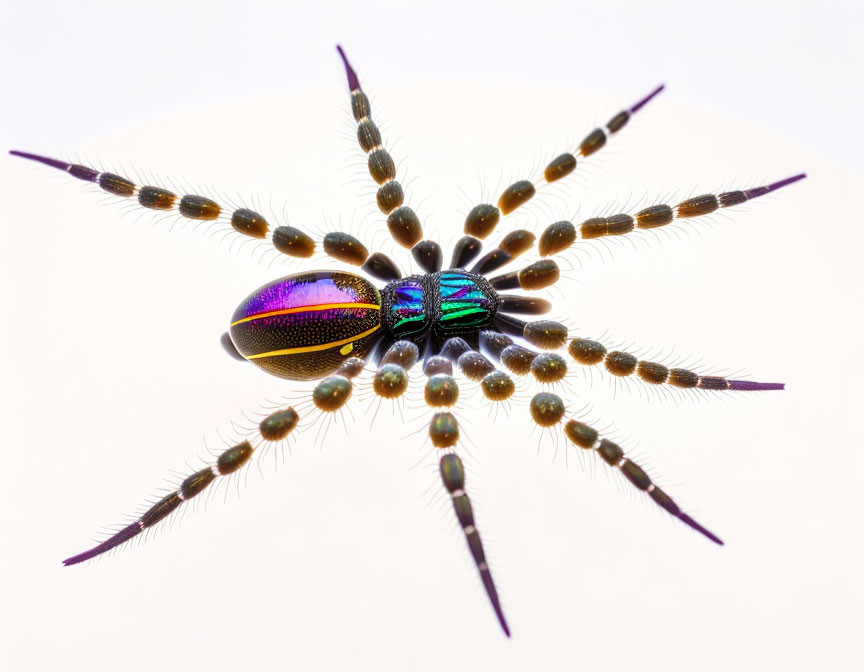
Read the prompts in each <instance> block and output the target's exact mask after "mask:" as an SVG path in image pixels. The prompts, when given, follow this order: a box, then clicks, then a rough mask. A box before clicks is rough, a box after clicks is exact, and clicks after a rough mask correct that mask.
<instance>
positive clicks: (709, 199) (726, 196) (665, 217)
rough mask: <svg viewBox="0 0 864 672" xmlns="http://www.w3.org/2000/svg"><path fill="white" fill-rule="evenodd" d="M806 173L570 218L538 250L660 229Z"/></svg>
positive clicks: (545, 251)
mask: <svg viewBox="0 0 864 672" xmlns="http://www.w3.org/2000/svg"><path fill="white" fill-rule="evenodd" d="M805 177H806V175H805V174H804V173H801V174H800V175H795V176H793V177H788V178H786V179H784V180H779V181H777V182H773V183H772V184H768V185H765V186H762V187H754V188H753V189H747V190H744V191H740V190H739V191H727V192H724V193H722V194H717V195H715V194H703V195H702V196H695V197H693V198H688V199H687V200H686V201H682V202H681V203H678V204H677V205H674V206H671V205H664V204H661V205H652V206H650V207H648V208H643V209H642V210H640V211H639V212H637V213H635V214H634V215H628V214H619V215H612V216H610V217H592V218H590V219H586V220H585V221H584V222H582V223H581V224H580V225H579V226H578V227H577V226H575V225H574V224H572V223H571V222H569V221H561V222H555V223H554V224H550V225H549V226H548V227H546V229H545V230H544V231H543V233H542V234H541V235H540V242H539V244H538V250H539V252H540V255H541V256H543V257H548V256H551V255H553V254H558V253H560V252H563V251H564V250H567V249H569V248H570V246H571V245H573V243H574V242H576V240H577V239H579V240H591V239H594V238H602V237H606V236H622V235H625V234H628V233H631V232H632V231H634V230H636V229H656V228H658V227H661V226H666V225H667V224H670V223H671V222H672V221H673V220H675V219H688V218H690V217H701V216H704V215H710V214H711V213H712V212H715V211H716V210H718V209H720V208H729V207H732V206H734V205H740V204H741V203H744V202H746V201H749V200H752V199H754V198H758V197H759V196H764V195H765V194H770V193H771V192H772V191H776V190H777V189H781V188H782V187H785V186H787V185H789V184H793V183H795V182H797V181H798V180H803V179H804V178H805Z"/></svg>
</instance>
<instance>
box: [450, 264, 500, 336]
mask: <svg viewBox="0 0 864 672" xmlns="http://www.w3.org/2000/svg"><path fill="white" fill-rule="evenodd" d="M438 291H439V301H438V307H439V310H440V313H439V315H438V320H437V323H436V325H435V326H436V327H437V329H439V330H440V331H442V332H461V331H465V330H473V329H481V328H483V327H485V326H488V325H490V324H491V323H492V318H493V317H494V316H495V309H496V308H497V303H496V301H495V299H494V298H493V297H494V296H495V295H494V292H492V290H491V288H490V287H489V285H488V283H487V282H486V281H485V280H484V279H483V278H482V277H480V276H478V275H474V274H473V273H465V272H463V271H445V272H443V273H440V274H438Z"/></svg>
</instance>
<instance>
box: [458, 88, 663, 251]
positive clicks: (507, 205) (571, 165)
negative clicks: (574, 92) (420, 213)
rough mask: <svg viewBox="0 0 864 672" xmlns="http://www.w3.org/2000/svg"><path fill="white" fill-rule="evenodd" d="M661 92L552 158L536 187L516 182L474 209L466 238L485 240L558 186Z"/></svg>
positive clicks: (648, 97) (530, 183)
mask: <svg viewBox="0 0 864 672" xmlns="http://www.w3.org/2000/svg"><path fill="white" fill-rule="evenodd" d="M664 88H665V86H664V85H662V84H661V85H660V86H658V87H657V88H656V89H654V90H653V91H652V92H651V93H649V94H648V95H647V96H645V97H644V98H642V99H641V100H639V102H637V103H636V104H635V105H632V106H631V107H629V108H627V109H625V110H622V111H620V112H619V113H618V114H616V115H615V116H614V117H612V119H610V120H609V123H607V124H606V127H605V129H603V128H595V129H594V130H593V131H591V132H590V133H589V134H588V135H587V136H586V138H585V139H584V140H583V141H582V142H581V143H580V144H579V147H578V148H576V149H575V150H574V151H573V152H572V153H571V152H565V153H564V154H561V155H560V156H557V157H556V158H554V159H553V160H552V161H551V162H550V163H549V165H548V166H546V168H545V169H544V171H543V177H542V178H540V179H539V180H538V181H537V182H536V184H535V183H534V182H531V181H530V180H519V181H517V182H514V183H513V184H511V185H510V186H509V187H507V188H506V189H505V190H504V191H503V192H502V194H501V196H500V197H499V199H498V204H497V205H492V204H491V203H481V204H480V205H476V206H474V207H473V208H472V209H471V211H470V212H469V213H468V216H467V217H466V218H465V226H464V231H465V233H466V235H468V236H471V237H473V238H486V237H487V236H488V235H489V234H491V233H492V232H493V231H494V230H495V227H496V226H498V222H499V221H500V220H501V217H503V216H505V215H509V214H510V213H511V212H513V211H515V210H516V209H517V208H519V207H521V206H522V205H524V204H525V203H527V202H528V201H530V200H531V199H532V198H534V195H535V194H536V193H537V188H538V187H540V186H542V185H543V184H544V183H547V184H551V183H552V182H557V181H558V180H560V179H562V178H564V177H566V176H567V175H569V174H570V173H572V172H573V171H574V170H576V159H577V157H578V158H579V159H580V161H581V160H582V159H584V158H587V157H588V156H590V155H591V154H594V153H595V152H597V151H598V150H599V149H601V148H602V147H603V146H604V145H605V144H606V141H607V138H608V137H609V136H611V135H613V134H615V133H617V132H618V131H620V130H621V129H622V128H624V126H625V125H626V124H627V122H628V121H630V117H631V116H632V115H633V114H635V113H636V112H638V111H639V110H641V109H642V108H643V107H644V106H645V105H646V104H647V103H648V102H649V101H650V100H652V99H653V98H654V97H655V96H657V95H658V94H659V93H660V92H661V91H663V89H664Z"/></svg>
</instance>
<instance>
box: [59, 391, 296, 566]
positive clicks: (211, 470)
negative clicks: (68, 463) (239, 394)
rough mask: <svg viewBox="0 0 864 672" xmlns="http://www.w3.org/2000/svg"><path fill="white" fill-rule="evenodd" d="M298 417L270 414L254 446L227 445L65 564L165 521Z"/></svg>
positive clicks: (247, 443)
mask: <svg viewBox="0 0 864 672" xmlns="http://www.w3.org/2000/svg"><path fill="white" fill-rule="evenodd" d="M297 420H298V416H297V413H296V412H295V411H294V409H293V408H285V409H283V410H280V411H276V412H275V413H271V414H270V415H268V416H267V417H266V418H264V420H262V421H261V422H260V423H259V425H258V436H257V437H256V438H255V440H254V443H255V445H253V442H252V441H250V440H247V441H243V442H241V443H238V444H237V445H236V446H232V447H231V448H228V449H227V450H225V451H224V452H222V454H221V455H219V457H218V458H217V460H216V463H215V464H213V465H210V466H208V467H205V468H204V469H201V470H200V471H196V472H195V473H194V474H191V475H190V476H188V477H187V478H186V479H185V480H184V481H183V482H182V483H181V484H180V487H178V488H177V489H176V490H175V491H174V492H172V493H170V494H169V495H166V496H165V497H163V498H162V499H160V500H159V501H158V502H156V503H155V504H154V505H153V506H151V507H150V508H149V509H148V510H147V511H146V512H145V513H144V515H142V516H141V517H140V518H138V519H137V520H136V521H135V522H134V523H132V524H131V525H127V526H126V527H124V528H123V529H122V530H120V531H119V532H117V533H116V534H114V535H112V536H111V537H109V538H108V539H106V540H105V541H103V542H102V543H101V544H98V545H97V546H94V547H93V548H91V549H90V550H89V551H84V552H83V553H79V554H78V555H74V556H72V557H71V558H67V559H66V560H64V561H63V564H64V565H67V566H68V565H77V564H78V563H79V562H85V561H87V560H91V559H93V558H95V557H96V556H99V555H102V554H103V553H106V552H108V551H110V550H112V549H114V548H117V547H118V546H120V545H121V544H124V543H126V542H127V541H129V540H130V539H132V538H133V537H136V536H138V535H139V534H141V532H143V531H144V530H148V529H150V528H151V527H153V526H155V525H156V524H158V523H159V522H161V521H163V520H165V519H166V518H167V517H168V516H170V515H171V514H172V513H173V512H174V511H176V510H177V509H178V508H180V507H181V506H182V505H183V504H184V503H185V502H187V501H188V500H190V499H192V498H193V497H197V496H198V495H200V494H201V493H202V492H204V490H206V489H207V488H208V487H210V485H211V484H212V483H213V482H214V481H215V480H216V479H218V478H222V477H225V476H229V475H231V474H233V473H235V472H237V471H239V470H240V469H241V468H242V467H243V466H245V465H246V464H247V463H248V462H249V459H250V458H251V457H252V454H253V453H254V452H255V450H256V448H257V447H258V446H259V445H261V444H262V443H264V442H278V441H282V440H284V439H286V438H287V437H288V435H289V434H290V433H291V432H292V431H293V430H294V428H295V427H296V426H297Z"/></svg>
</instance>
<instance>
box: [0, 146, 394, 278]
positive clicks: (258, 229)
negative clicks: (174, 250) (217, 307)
mask: <svg viewBox="0 0 864 672" xmlns="http://www.w3.org/2000/svg"><path fill="white" fill-rule="evenodd" d="M9 153H10V154H12V155H13V156H19V157H21V158H24V159H29V160H31V161H36V162H38V163H41V164H44V165H46V166H50V167H52V168H57V169H59V170H62V171H65V172H66V173H68V174H69V175H71V176H72V177H75V178H78V179H79V180H84V181H85V182H93V183H95V184H96V185H98V186H99V187H100V188H101V189H102V190H103V191H106V192H108V193H109V194H112V195H114V196H118V197H120V198H135V199H136V200H137V202H138V204H139V205H140V206H142V207H144V208H147V209H149V210H161V211H173V212H176V214H178V215H180V216H182V217H184V218H186V219H192V220H199V221H209V222H216V221H217V220H225V219H227V221H228V222H229V223H230V225H231V227H232V228H233V230H234V231H235V232H236V233H238V234H241V235H243V236H246V237H249V238H257V239H259V240H265V239H266V240H269V241H270V243H271V244H272V245H273V247H274V248H275V249H276V250H278V251H279V252H281V253H282V254H285V255H288V256H289V257H294V258H298V259H306V258H309V257H311V256H312V255H313V254H314V253H315V251H316V249H318V246H319V245H320V249H322V250H323V251H324V253H325V254H327V255H328V256H330V257H332V258H333V259H336V260H338V261H342V262H344V263H347V264H351V265H353V266H360V267H361V268H362V270H364V271H366V272H367V273H369V274H370V275H372V276H373V277H376V278H378V279H380V280H384V281H387V282H389V281H390V280H395V279H398V278H400V277H401V273H400V271H399V269H398V268H397V266H396V264H395V263H394V262H393V261H392V260H391V259H390V258H389V257H387V256H386V255H384V254H382V253H380V252H376V253H374V254H370V253H369V250H368V249H367V248H366V246H365V245H364V244H363V243H362V242H361V241H360V240H359V239H357V238H356V237H355V236H352V235H351V234H349V233H345V232H342V231H332V232H329V233H327V234H325V235H324V238H323V239H322V240H321V241H320V242H316V241H315V240H313V238H312V237H311V236H309V235H308V234H306V233H304V232H303V231H301V230H300V229H297V228H295V227H293V226H287V225H285V226H277V227H275V228H273V229H272V230H271V228H270V225H269V224H268V222H267V220H266V219H265V218H264V217H263V216H262V215H261V214H259V213H257V212H255V211H254V210H249V209H248V208H238V209H235V210H233V211H232V212H231V213H230V216H229V214H228V211H227V210H226V209H225V208H223V206H222V205H220V204H219V203H217V202H216V201H214V200H212V199H210V198H207V197H206V196H199V195H195V194H187V195H185V196H177V194H175V193H173V192H171V191H168V190H167V189H163V188H161V187H153V186H139V185H136V184H135V183H134V182H132V181H131V180H129V179H127V178H125V177H123V176H121V175H115V174H114V173H103V172H99V171H97V170H95V169H93V168H89V167H87V166H82V165H78V164H70V163H66V162H65V161H59V160H57V159H52V158H48V157H45V156H39V155H37V154H30V153H28V152H19V151H17V150H12V151H10V152H9Z"/></svg>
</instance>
